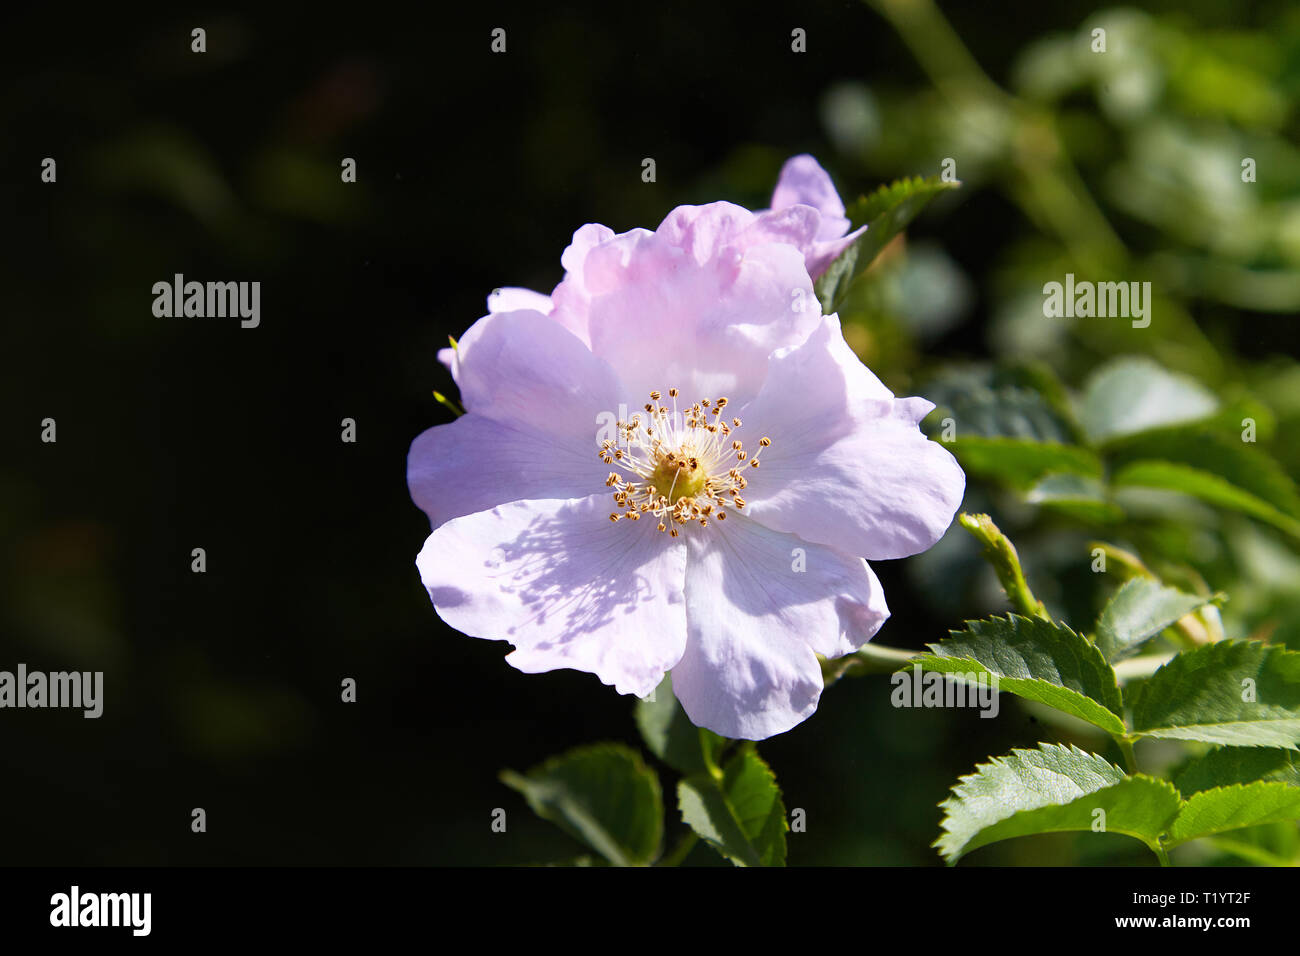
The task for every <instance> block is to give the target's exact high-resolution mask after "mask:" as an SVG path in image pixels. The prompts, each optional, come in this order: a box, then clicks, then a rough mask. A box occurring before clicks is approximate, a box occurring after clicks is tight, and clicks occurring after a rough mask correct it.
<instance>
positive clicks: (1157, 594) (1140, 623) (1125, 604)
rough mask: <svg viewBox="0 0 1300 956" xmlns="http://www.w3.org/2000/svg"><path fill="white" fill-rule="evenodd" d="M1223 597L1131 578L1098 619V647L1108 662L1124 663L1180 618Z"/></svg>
mask: <svg viewBox="0 0 1300 956" xmlns="http://www.w3.org/2000/svg"><path fill="white" fill-rule="evenodd" d="M1221 597H1222V596H1221V595H1217V596H1214V597H1200V596H1198V595H1195V594H1187V593H1185V592H1183V591H1179V590H1177V589H1176V588H1170V587H1165V586H1164V585H1162V584H1160V582H1158V581H1153V580H1151V579H1150V578H1132V579H1130V580H1128V581H1126V582H1124V586H1123V587H1121V588H1120V589H1119V590H1118V591H1117V592H1116V593H1115V596H1114V597H1113V598H1111V599H1110V603H1109V604H1107V605H1106V607H1105V608H1104V609H1103V610H1102V612H1101V617H1099V618H1098V619H1097V628H1096V631H1097V647H1098V648H1100V649H1101V652H1102V653H1103V654H1105V655H1106V660H1108V661H1111V662H1112V663H1113V662H1115V661H1118V660H1122V659H1123V658H1125V657H1128V656H1129V655H1131V654H1132V653H1134V652H1135V651H1136V650H1137V649H1138V648H1139V647H1141V646H1142V643H1143V642H1144V641H1146V640H1148V639H1149V638H1152V637H1155V636H1156V635H1157V634H1159V633H1160V632H1161V631H1163V630H1164V629H1165V628H1167V627H1169V626H1170V625H1171V624H1174V623H1175V622H1177V621H1178V619H1179V618H1181V617H1183V616H1184V615H1186V614H1190V613H1191V612H1192V611H1195V610H1196V609H1197V608H1201V607H1204V606H1205V605H1206V604H1209V603H1211V602H1214V601H1218V600H1220V599H1221Z"/></svg>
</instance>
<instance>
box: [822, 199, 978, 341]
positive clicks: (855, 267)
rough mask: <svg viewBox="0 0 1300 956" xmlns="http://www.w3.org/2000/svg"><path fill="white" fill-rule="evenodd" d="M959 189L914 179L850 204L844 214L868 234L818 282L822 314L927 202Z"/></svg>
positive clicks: (842, 296) (832, 265)
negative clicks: (865, 226) (943, 193)
mask: <svg viewBox="0 0 1300 956" xmlns="http://www.w3.org/2000/svg"><path fill="white" fill-rule="evenodd" d="M960 185H961V183H959V182H943V181H942V180H940V179H939V177H937V176H931V177H929V178H928V179H927V178H922V177H920V176H917V177H914V178H911V179H900V180H896V181H895V182H892V183H890V184H889V185H888V186H881V187H880V188H879V189H877V190H876V191H875V192H874V193H872V194H871V195H870V196H866V197H864V198H862V199H859V200H858V201H857V202H855V203H853V204H852V205H851V206H850V207H849V208H848V209H847V210H846V214H847V215H848V217H849V220H850V221H851V222H852V223H853V224H854V226H855V227H856V226H861V225H862V224H863V223H866V224H867V231H866V232H864V233H863V234H862V235H861V236H860V237H859V238H858V239H857V241H855V242H854V243H853V244H852V245H851V246H849V247H848V248H847V249H846V250H844V252H842V253H841V254H840V256H839V258H837V259H836V260H835V261H834V262H832V263H831V265H830V268H828V269H827V270H826V271H825V272H824V273H822V275H821V277H820V278H819V279H818V280H817V282H816V292H817V299H818V301H819V302H821V304H822V311H823V312H825V313H826V314H827V315H829V314H830V313H832V312H834V311H835V309H836V306H838V305H839V303H840V301H841V300H842V299H843V298H844V296H845V294H846V293H847V292H848V290H849V286H851V285H852V284H853V282H854V280H856V279H857V278H858V276H860V275H861V274H862V273H863V272H865V271H866V269H867V267H868V266H869V265H871V263H872V262H873V261H874V260H875V258H876V256H877V255H879V254H880V250H881V249H883V248H885V246H886V244H887V243H888V242H889V241H890V240H891V239H893V238H894V237H895V236H896V235H898V234H899V233H900V232H902V231H903V230H904V229H906V228H907V225H908V223H910V222H911V221H912V220H913V219H915V218H916V216H917V214H918V213H920V211H921V210H922V209H924V208H925V207H926V206H927V205H928V204H929V202H930V200H932V199H933V198H934V197H935V196H937V195H939V194H940V193H942V192H946V191H947V190H949V189H956V188H957V187H959V186H960Z"/></svg>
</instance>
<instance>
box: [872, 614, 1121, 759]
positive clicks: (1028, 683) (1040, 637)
mask: <svg viewBox="0 0 1300 956" xmlns="http://www.w3.org/2000/svg"><path fill="white" fill-rule="evenodd" d="M929 646H930V650H931V651H932V653H931V654H928V655H925V656H922V657H918V658H916V659H915V660H914V662H913V664H912V666H914V667H920V668H921V669H922V670H923V671H934V672H938V673H943V674H972V675H975V679H979V676H980V675H984V676H985V677H986V678H987V676H988V675H992V676H994V677H996V678H997V687H998V689H999V690H1005V691H1008V692H1010V693H1012V694H1015V695H1017V696H1018V697H1024V698H1026V699H1028V700H1036V701H1039V702H1041V703H1044V704H1047V705H1049V706H1051V707H1055V708H1056V709H1057V710H1061V711H1064V712H1065V713H1067V714H1072V715H1074V716H1075V717H1078V718H1080V719H1082V720H1086V721H1088V723H1090V724H1094V725H1095V726H1097V727H1100V728H1101V729H1102V730H1105V731H1106V732H1107V733H1110V734H1116V735H1119V734H1123V733H1124V731H1125V728H1124V721H1123V719H1122V717H1121V716H1120V715H1121V714H1122V713H1123V702H1122V699H1121V696H1120V691H1119V684H1118V682H1117V681H1116V680H1115V672H1114V671H1113V670H1112V669H1111V667H1110V665H1109V664H1108V663H1106V659H1105V658H1104V657H1102V654H1101V652H1100V651H1099V650H1097V648H1096V647H1094V646H1093V645H1092V644H1090V643H1088V641H1087V639H1086V638H1084V637H1083V636H1082V635H1080V634H1076V633H1075V632H1074V631H1072V630H1070V629H1069V628H1068V627H1066V626H1065V625H1063V624H1053V623H1052V622H1050V621H1044V620H1041V619H1039V618H1028V617H1020V616H1018V615H1015V614H1011V615H1008V616H1007V617H1005V618H999V617H994V618H989V619H987V620H983V621H968V622H967V623H966V630H964V631H954V632H953V634H952V637H950V638H948V639H946V640H943V641H940V642H939V643H937V644H931V645H929ZM900 673H903V674H905V673H906V669H904V670H902V671H898V672H896V674H895V677H894V678H893V680H894V682H895V685H896V689H895V691H894V693H895V694H898V693H899V692H900V690H901V689H902V685H898V677H897V675H898V674H900ZM966 680H967V681H968V682H969V681H970V680H971V678H966Z"/></svg>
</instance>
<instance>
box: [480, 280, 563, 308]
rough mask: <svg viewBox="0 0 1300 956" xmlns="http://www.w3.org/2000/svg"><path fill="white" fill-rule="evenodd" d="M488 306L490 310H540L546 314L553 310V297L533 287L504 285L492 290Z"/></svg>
mask: <svg viewBox="0 0 1300 956" xmlns="http://www.w3.org/2000/svg"><path fill="white" fill-rule="evenodd" d="M487 308H488V312H540V313H542V315H546V314H547V313H548V312H550V311H551V297H550V296H549V295H542V294H541V293H540V292H534V291H533V290H532V289H521V288H519V287H518V286H504V287H502V288H500V289H493V290H492V294H491V295H489V296H488V300H487Z"/></svg>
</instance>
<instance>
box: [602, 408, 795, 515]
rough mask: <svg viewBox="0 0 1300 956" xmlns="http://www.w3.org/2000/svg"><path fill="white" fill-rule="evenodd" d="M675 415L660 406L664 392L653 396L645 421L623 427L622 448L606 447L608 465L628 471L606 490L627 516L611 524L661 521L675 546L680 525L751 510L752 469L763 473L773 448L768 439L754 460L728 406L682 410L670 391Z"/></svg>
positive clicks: (614, 476) (608, 443) (612, 477)
mask: <svg viewBox="0 0 1300 956" xmlns="http://www.w3.org/2000/svg"><path fill="white" fill-rule="evenodd" d="M668 396H669V398H670V399H671V400H672V406H673V407H672V409H671V410H669V409H668V408H667V407H666V406H663V405H660V404H659V400H660V399H661V398H662V397H663V396H662V393H661V392H658V391H654V392H651V393H650V401H649V402H647V403H646V405H645V413H646V414H645V415H644V416H642V415H641V414H639V413H638V414H636V415H633V416H632V420H631V421H627V422H619V423H618V426H617V427H618V434H619V439H618V441H614V440H610V439H607V440H605V441H603V442H601V445H600V450H599V452H598V454H599V455H600V460H601V461H603V462H605V464H607V465H614V466H615V467H616V468H620V469H622V471H623V473H622V474H620V473H619V472H617V471H611V472H610V473H609V477H608V478H607V479H605V484H606V486H608V487H610V488H613V489H614V502H615V504H617V505H618V507H619V509H621V510H619V511H614V512H611V513H610V516H609V520H610V521H615V522H617V521H621V520H623V519H624V518H627V519H628V520H630V521H638V520H640V518H641V516H642V515H646V516H649V517H653V518H656V519H657V520H658V522H659V530H660V531H667V532H668V533H669V534H671V535H672V536H673V537H674V538H675V537H677V535H678V533H679V532H678V528H677V527H676V526H678V525H684V524H686V523H687V522H688V521H697V522H699V523H700V525H701V526H707V525H708V523H709V519H710V518H716V519H717V520H718V521H722V520H724V519H725V518H726V517H727V509H728V508H735V509H736V510H740V509H741V508H743V507H745V499H744V498H742V497H741V494H740V493H741V492H742V491H743V490H744V489H745V485H747V484H748V482H747V481H746V479H745V475H744V469H745V468H746V467H748V468H757V467H758V456H759V454H760V453H761V452H762V450H763V449H764V448H766V447H767V446H769V445H771V444H772V440H771V439H770V438H766V437H765V438H760V439H759V442H758V444H759V448H758V450H757V451H755V452H754V454H753V455H752V456H751V455H750V454H749V453H748V452H747V451H745V445H744V443H743V442H742V441H740V440H739V439H738V438H736V437H735V435H734V433H735V432H736V431H737V430H738V429H739V428H740V427H741V421H740V419H739V418H732V419H730V420H728V419H726V418H724V417H723V409H724V408H726V407H727V399H725V398H719V399H717V400H716V401H714V400H711V399H707V398H702V399H700V400H699V401H698V402H696V403H695V404H693V405H691V406H689V407H687V408H686V409H684V410H679V409H678V407H677V389H675V388H670V389H668Z"/></svg>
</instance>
